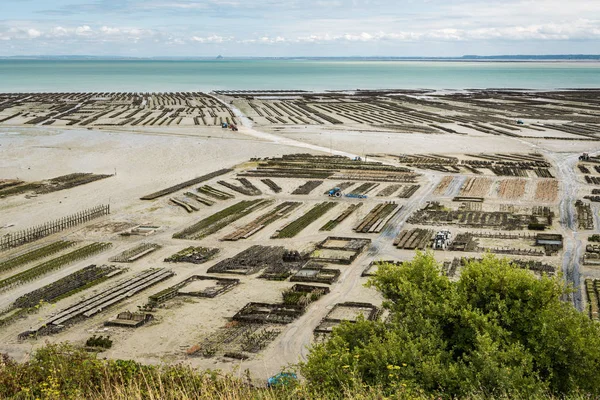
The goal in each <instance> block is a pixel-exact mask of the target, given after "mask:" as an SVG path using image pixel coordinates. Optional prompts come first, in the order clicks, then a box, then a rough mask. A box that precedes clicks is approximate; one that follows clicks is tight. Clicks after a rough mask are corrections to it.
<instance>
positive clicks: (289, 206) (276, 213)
mask: <svg viewBox="0 0 600 400" xmlns="http://www.w3.org/2000/svg"><path fill="white" fill-rule="evenodd" d="M301 204H302V203H298V202H293V201H286V202H285V203H282V204H280V205H278V206H277V207H275V208H274V209H271V210H269V211H267V212H266V213H265V214H263V215H261V216H260V217H258V218H256V219H255V220H254V221H252V222H250V223H249V224H247V225H245V226H243V227H241V228H239V229H237V230H236V231H235V232H232V233H230V234H229V235H227V236H225V237H224V238H223V239H222V240H230V241H236V240H240V239H248V238H249V237H250V236H252V235H254V234H255V233H256V232H258V231H260V230H261V229H263V228H264V227H265V226H267V225H269V224H271V223H272V222H274V221H276V220H278V219H280V218H283V217H285V216H286V215H288V214H290V213H291V212H292V211H294V210H295V209H296V208H298V207H299V206H300V205H301Z"/></svg>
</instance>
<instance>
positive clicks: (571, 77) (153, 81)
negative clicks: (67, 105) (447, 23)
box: [0, 59, 600, 92]
mask: <svg viewBox="0 0 600 400" xmlns="http://www.w3.org/2000/svg"><path fill="white" fill-rule="evenodd" d="M419 88H426V89H450V90H454V89H470V88H524V89H562V88H600V62H489V61H486V62H481V61H479V62H473V61H470V62H455V61H452V62H444V61H370V60H369V61H363V60H361V61H346V60H344V61H342V60H273V59H270V60H267V59H263V60H201V61H196V60H194V61H180V60H177V61H158V60H133V61H130V60H15V59H5V60H0V92H65V91H99V92H106V91H144V92H148V91H210V90H233V89H238V90H247V89H256V90H258V89H262V90H266V89H302V90H326V89H330V90H354V89H419Z"/></svg>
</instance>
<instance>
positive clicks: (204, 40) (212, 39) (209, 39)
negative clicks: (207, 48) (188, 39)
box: [192, 35, 233, 43]
mask: <svg viewBox="0 0 600 400" xmlns="http://www.w3.org/2000/svg"><path fill="white" fill-rule="evenodd" d="M232 40H233V37H225V36H219V35H211V36H207V37H200V36H192V41H194V42H198V43H224V42H229V41H232Z"/></svg>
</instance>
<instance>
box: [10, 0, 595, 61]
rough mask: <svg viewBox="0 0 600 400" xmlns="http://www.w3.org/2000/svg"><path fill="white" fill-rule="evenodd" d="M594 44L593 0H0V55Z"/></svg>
mask: <svg viewBox="0 0 600 400" xmlns="http://www.w3.org/2000/svg"><path fill="white" fill-rule="evenodd" d="M599 53H600V0H260V1H259V0H0V56H15V55H95V56H132V57H157V56H173V57H180V56H187V57H214V56H217V55H223V56H225V57H235V56H244V57H246V56H255V57H294V56H331V57H334V56H335V57H340V56H341V57H344V56H395V57H411V56H423V57H432V56H439V57H451V56H462V55H465V54H469V55H474V54H476V55H506V54H599Z"/></svg>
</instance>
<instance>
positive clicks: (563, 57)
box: [0, 54, 600, 62]
mask: <svg viewBox="0 0 600 400" xmlns="http://www.w3.org/2000/svg"><path fill="white" fill-rule="evenodd" d="M0 60H43V61H52V60H56V61H68V60H73V61H84V60H92V61H102V60H107V61H119V60H123V61H127V60H131V61H144V60H148V61H153V60H155V61H169V60H173V61H187V60H189V61H211V60H214V61H227V60H241V61H243V60H277V61H283V60H296V61H301V60H307V61H319V60H323V61H444V62H450V61H496V62H519V61H522V62H534V61H543V62H552V61H600V54H546V55H527V54H524V55H521V54H515V55H492V56H480V55H464V56H460V57H419V56H415V57H404V56H403V57H378V56H368V57H361V56H353V57H310V56H301V57H238V56H231V57H227V56H220V55H219V56H214V57H208V56H207V57H166V56H165V57H161V56H157V57H123V56H94V55H20V56H0Z"/></svg>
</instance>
